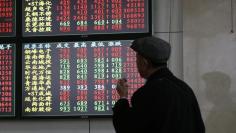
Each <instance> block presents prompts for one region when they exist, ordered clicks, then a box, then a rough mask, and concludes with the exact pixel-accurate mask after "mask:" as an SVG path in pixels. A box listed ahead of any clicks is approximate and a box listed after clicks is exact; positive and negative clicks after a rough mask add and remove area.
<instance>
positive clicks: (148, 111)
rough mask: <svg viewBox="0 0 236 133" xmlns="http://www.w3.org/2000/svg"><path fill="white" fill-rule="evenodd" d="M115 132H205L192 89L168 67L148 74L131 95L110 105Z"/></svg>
mask: <svg viewBox="0 0 236 133" xmlns="http://www.w3.org/2000/svg"><path fill="white" fill-rule="evenodd" d="M113 125H114V127H115V130H116V133H205V127H204V123H203V120H202V117H201V112H200V109H199V105H198V102H197V99H196V97H195V95H194V93H193V91H192V89H191V88H190V87H189V86H188V85H187V84H186V83H184V82H183V81H181V80H179V79H178V78H176V77H175V76H174V75H173V74H172V73H171V72H170V71H169V69H168V68H162V69H160V70H158V71H157V72H155V73H154V74H152V75H151V76H150V77H149V78H148V79H147V82H146V83H145V85H144V86H142V87H141V88H139V89H138V90H137V91H136V92H135V93H134V94H133V96H132V98H131V105H129V102H128V100H127V99H119V100H118V101H117V102H116V104H115V106H114V108H113Z"/></svg>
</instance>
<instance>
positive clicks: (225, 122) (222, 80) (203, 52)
mask: <svg viewBox="0 0 236 133" xmlns="http://www.w3.org/2000/svg"><path fill="white" fill-rule="evenodd" d="M233 2H234V16H233V19H234V26H236V0H233ZM230 4H231V0H184V21H183V22H184V44H183V51H184V52H183V53H184V60H183V62H184V79H185V81H187V82H188V83H189V84H190V85H191V86H192V87H193V88H194V91H195V93H196V95H197V97H198V100H199V103H200V106H201V109H202V113H203V116H204V121H205V124H206V130H207V133H235V132H236V126H235V123H236V82H235V81H236V34H235V33H230V30H231V20H230V18H231V15H230V13H231V10H230V9H231V8H230V7H231V6H230ZM234 31H235V32H236V27H234Z"/></svg>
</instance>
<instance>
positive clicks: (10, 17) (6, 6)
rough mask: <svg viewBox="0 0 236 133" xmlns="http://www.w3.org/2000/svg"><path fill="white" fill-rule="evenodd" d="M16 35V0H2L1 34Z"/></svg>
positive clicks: (0, 13)
mask: <svg viewBox="0 0 236 133" xmlns="http://www.w3.org/2000/svg"><path fill="white" fill-rule="evenodd" d="M14 35H15V0H0V36H14Z"/></svg>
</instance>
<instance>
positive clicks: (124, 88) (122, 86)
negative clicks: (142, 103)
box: [116, 78, 128, 98]
mask: <svg viewBox="0 0 236 133" xmlns="http://www.w3.org/2000/svg"><path fill="white" fill-rule="evenodd" d="M116 91H117V92H118V94H119V96H120V98H128V84H127V80H126V79H124V78H123V79H119V80H118V82H117V86H116Z"/></svg>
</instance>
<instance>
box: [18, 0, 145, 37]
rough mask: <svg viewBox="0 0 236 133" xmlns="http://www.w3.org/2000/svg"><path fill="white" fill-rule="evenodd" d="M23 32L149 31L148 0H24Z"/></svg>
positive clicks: (43, 34)
mask: <svg viewBox="0 0 236 133" xmlns="http://www.w3.org/2000/svg"><path fill="white" fill-rule="evenodd" d="M22 5H23V9H22V10H23V11H22V14H23V15H22V24H23V25H22V27H23V29H22V30H23V36H26V37H28V36H56V35H61V36H63V35H90V34H117V33H119V34H120V33H149V32H150V31H149V17H150V16H149V0H22Z"/></svg>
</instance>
